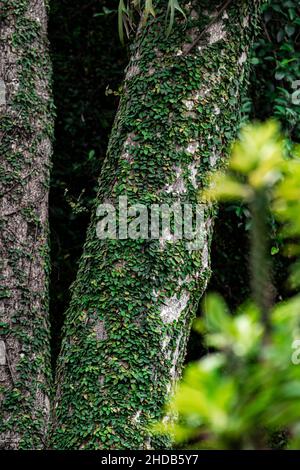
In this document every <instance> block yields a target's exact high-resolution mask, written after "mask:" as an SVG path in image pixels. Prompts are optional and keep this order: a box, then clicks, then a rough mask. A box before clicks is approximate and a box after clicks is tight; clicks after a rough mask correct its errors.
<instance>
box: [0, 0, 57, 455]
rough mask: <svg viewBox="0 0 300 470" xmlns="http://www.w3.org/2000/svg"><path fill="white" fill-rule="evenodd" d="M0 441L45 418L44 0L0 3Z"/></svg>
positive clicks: (23, 444)
mask: <svg viewBox="0 0 300 470" xmlns="http://www.w3.org/2000/svg"><path fill="white" fill-rule="evenodd" d="M0 21H1V24H0V35H1V43H0V60H1V62H0V100H1V101H0V114H1V124H0V155H1V189H0V214H1V234H0V253H1V255H0V256H1V277H0V279H1V281H0V282H1V291H0V292H1V305H0V321H1V324H0V407H1V418H0V448H4V449H17V448H23V449H24V448H25V449H40V448H43V446H44V443H45V435H46V431H47V427H48V421H49V408H50V407H49V387H50V377H51V371H50V348H49V324H48V269H49V268H48V266H49V265H48V185H49V158H50V154H51V136H52V130H53V109H52V102H51V99H50V93H49V80H50V73H51V69H50V65H49V56H48V43H47V35H46V27H47V14H46V10H45V4H44V1H43V0H19V1H15V0H2V1H1V3H0Z"/></svg>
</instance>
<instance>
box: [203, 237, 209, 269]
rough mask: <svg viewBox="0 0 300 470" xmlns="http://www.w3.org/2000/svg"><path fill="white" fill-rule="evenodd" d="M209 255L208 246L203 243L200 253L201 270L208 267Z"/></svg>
mask: <svg viewBox="0 0 300 470" xmlns="http://www.w3.org/2000/svg"><path fill="white" fill-rule="evenodd" d="M208 261H209V253H208V244H207V243H205V244H204V246H203V251H202V270H204V269H206V268H207V267H208Z"/></svg>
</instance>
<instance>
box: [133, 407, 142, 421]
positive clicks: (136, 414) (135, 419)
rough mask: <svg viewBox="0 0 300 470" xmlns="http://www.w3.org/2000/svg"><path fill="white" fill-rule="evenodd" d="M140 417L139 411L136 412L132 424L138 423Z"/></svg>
mask: <svg viewBox="0 0 300 470" xmlns="http://www.w3.org/2000/svg"><path fill="white" fill-rule="evenodd" d="M140 416H141V410H138V411H137V412H136V413H135V415H134V416H133V418H132V422H133V423H134V424H135V423H138V422H139V421H140Z"/></svg>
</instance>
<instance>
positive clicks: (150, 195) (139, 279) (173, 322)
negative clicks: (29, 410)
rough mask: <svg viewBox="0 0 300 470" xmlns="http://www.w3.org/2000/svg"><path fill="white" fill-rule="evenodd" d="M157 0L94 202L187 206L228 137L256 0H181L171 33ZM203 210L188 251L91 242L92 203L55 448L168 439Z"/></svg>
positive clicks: (207, 222)
mask: <svg viewBox="0 0 300 470" xmlns="http://www.w3.org/2000/svg"><path fill="white" fill-rule="evenodd" d="M166 3H167V2H159V6H160V8H161V10H159V13H158V16H157V18H156V19H151V20H148V23H147V25H146V26H140V27H139V29H138V32H137V36H136V39H135V41H134V43H133V45H132V57H131V61H130V63H129V65H128V68H127V73H126V78H125V82H124V87H123V94H122V98H121V101H120V106H119V109H118V112H117V116H116V119H115V123H114V127H113V130H112V134H111V139H110V143H109V147H108V152H107V158H106V160H105V162H104V165H103V169H102V172H101V176H100V181H99V193H98V196H97V201H96V207H97V206H98V205H99V204H100V203H109V204H111V205H113V206H114V207H118V204H119V197H120V196H127V198H128V205H129V206H130V205H133V204H135V203H139V204H144V205H145V206H147V207H149V205H150V204H153V203H155V204H168V205H170V206H172V204H173V203H174V202H177V203H178V202H179V203H180V204H184V203H188V204H192V205H193V207H194V208H195V207H196V204H197V201H198V194H199V190H200V189H201V188H202V187H204V186H205V184H206V182H207V178H208V174H209V172H210V171H211V170H213V169H215V168H218V167H220V166H222V165H223V164H224V162H225V161H226V154H227V147H228V144H229V143H230V142H231V141H232V139H233V138H234V137H235V135H236V131H237V128H238V126H239V109H240V98H241V94H242V93H244V92H245V88H246V85H247V81H248V72H249V66H248V57H249V50H250V46H251V43H252V40H253V38H254V36H255V30H256V20H257V18H258V15H259V13H258V11H259V3H260V2H259V1H256V2H255V1H254V2H253V1H252V0H251V1H250V0H247V1H246V0H245V1H242V2H240V1H239V2H236V1H233V2H228V3H230V5H229V6H228V8H227V9H226V10H225V11H222V13H221V14H219V12H220V9H221V6H220V2H219V1H209V2H206V1H195V2H190V1H183V2H181V3H182V4H183V6H184V8H185V11H186V14H187V23H185V21H184V20H183V18H178V21H177V22H176V25H175V26H174V28H173V32H172V34H171V36H170V37H166V34H165V21H164V15H165V8H164V7H165V6H166ZM162 5H163V6H162ZM198 37H201V39H200V40H199V41H197V38H198ZM192 43H195V45H194V47H193V48H192V49H190V45H191V44H192ZM201 208H202V210H203V214H204V218H203V221H202V224H201V237H202V244H201V246H200V247H199V249H197V250H191V249H190V246H189V245H188V244H187V243H186V241H184V240H174V239H172V237H169V240H166V239H164V238H163V237H160V239H158V240H152V239H150V240H149V239H147V237H146V236H143V237H142V238H140V239H137V240H133V239H130V238H128V239H118V238H117V239H106V240H100V239H99V238H98V236H97V227H98V225H97V224H98V223H99V217H97V215H96V208H95V211H94V215H93V216H92V221H91V224H90V227H89V229H88V234H87V241H86V244H85V248H84V253H83V255H82V258H81V261H80V268H79V272H78V276H77V279H76V281H75V283H74V285H73V287H72V301H71V304H70V307H69V309H68V311H67V314H66V322H65V326H64V338H63V344H62V349H61V353H60V357H59V361H58V372H57V396H56V405H55V417H54V433H53V446H54V448H59V449H77V448H84V449H107V448H109V449H113V448H117V449H121V448H123V449H124V448H129V449H153V448H154V449H159V448H166V447H167V446H168V444H169V442H168V439H167V438H165V437H161V436H157V435H152V433H151V431H150V430H149V425H150V424H151V423H152V422H153V421H154V420H155V419H158V418H160V417H161V415H162V407H163V405H164V403H165V402H166V399H167V397H168V395H169V394H170V392H171V390H172V387H173V385H174V382H175V381H176V379H177V378H178V376H179V375H180V373H181V369H182V364H183V360H184V356H185V350H186V343H187V340H188V337H189V332H190V325H191V321H192V320H193V318H194V316H195V312H196V310H197V306H198V302H199V299H200V297H201V295H202V294H203V292H204V290H205V288H206V285H207V282H208V279H209V276H210V267H209V250H210V240H211V234H212V224H213V215H214V214H213V212H214V211H213V210H212V209H211V208H210V207H209V206H205V205H204V204H202V205H201ZM120 212H122V210H121V211H120ZM120 215H124V214H122V213H121V214H120Z"/></svg>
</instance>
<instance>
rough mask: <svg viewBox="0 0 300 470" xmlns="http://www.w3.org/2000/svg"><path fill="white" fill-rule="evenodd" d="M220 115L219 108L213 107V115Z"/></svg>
mask: <svg viewBox="0 0 300 470" xmlns="http://www.w3.org/2000/svg"><path fill="white" fill-rule="evenodd" d="M220 113H221V111H220V108H218V106H215V115H216V116H219V114H220Z"/></svg>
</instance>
